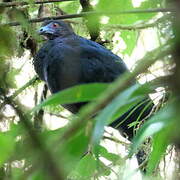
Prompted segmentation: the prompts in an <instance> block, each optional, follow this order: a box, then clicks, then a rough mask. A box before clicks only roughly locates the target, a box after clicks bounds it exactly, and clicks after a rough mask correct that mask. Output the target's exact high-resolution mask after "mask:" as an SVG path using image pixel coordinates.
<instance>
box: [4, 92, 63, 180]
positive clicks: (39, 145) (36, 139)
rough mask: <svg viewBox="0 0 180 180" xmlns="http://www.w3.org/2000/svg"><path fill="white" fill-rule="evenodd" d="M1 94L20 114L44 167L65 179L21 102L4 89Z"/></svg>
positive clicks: (56, 176)
mask: <svg viewBox="0 0 180 180" xmlns="http://www.w3.org/2000/svg"><path fill="white" fill-rule="evenodd" d="M1 94H2V95H3V97H4V100H5V101H6V103H7V104H9V105H10V106H11V107H12V108H13V109H14V110H15V112H16V114H17V115H18V116H19V118H20V123H21V124H22V125H23V126H24V128H25V130H26V132H27V133H28V135H29V137H30V140H31V142H32V145H33V147H34V148H35V149H37V150H38V152H39V155H41V156H42V157H41V159H42V161H44V163H43V165H44V167H46V171H47V172H48V173H49V176H50V177H51V178H52V179H55V180H56V179H58V180H64V171H63V170H62V169H59V167H58V166H57V164H56V161H55V160H54V157H53V156H52V154H51V153H50V151H48V149H47V147H46V145H45V143H43V141H42V140H41V137H40V135H39V134H38V133H37V132H36V131H35V129H34V128H33V126H32V124H31V122H30V119H29V117H28V116H27V115H26V114H25V113H24V112H23V111H22V110H21V109H20V106H19V103H17V102H15V101H14V100H13V99H12V98H10V97H6V95H5V94H4V92H3V91H1Z"/></svg>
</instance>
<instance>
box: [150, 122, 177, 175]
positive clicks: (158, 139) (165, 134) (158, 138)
mask: <svg viewBox="0 0 180 180" xmlns="http://www.w3.org/2000/svg"><path fill="white" fill-rule="evenodd" d="M172 129H174V128H173V125H172V124H171V125H168V126H167V127H165V128H163V130H161V131H160V132H158V133H157V134H156V135H155V136H154V138H153V144H152V152H151V154H150V157H149V161H148V164H147V174H151V173H153V171H154V169H155V168H156V166H157V165H158V163H159V161H160V159H161V158H162V157H163V155H164V153H165V152H166V148H167V146H168V145H169V144H170V142H171V137H172Z"/></svg>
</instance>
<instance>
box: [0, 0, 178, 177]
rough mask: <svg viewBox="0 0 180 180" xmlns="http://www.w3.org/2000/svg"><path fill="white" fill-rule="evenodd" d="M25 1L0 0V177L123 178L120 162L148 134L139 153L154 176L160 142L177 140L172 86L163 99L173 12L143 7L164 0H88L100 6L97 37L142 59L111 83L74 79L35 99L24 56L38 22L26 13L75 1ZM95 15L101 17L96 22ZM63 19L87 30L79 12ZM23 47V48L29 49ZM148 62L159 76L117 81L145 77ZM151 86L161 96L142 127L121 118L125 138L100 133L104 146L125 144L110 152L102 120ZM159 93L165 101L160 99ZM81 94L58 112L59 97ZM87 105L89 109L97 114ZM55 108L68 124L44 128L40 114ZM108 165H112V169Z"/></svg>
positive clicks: (162, 149) (76, 7)
mask: <svg viewBox="0 0 180 180" xmlns="http://www.w3.org/2000/svg"><path fill="white" fill-rule="evenodd" d="M26 2H27V3H29V5H26V6H23V7H21V6H16V7H7V8H5V7H1V3H0V15H1V16H0V21H1V24H0V63H1V66H0V118H1V121H0V130H1V132H0V147H1V148H0V178H1V179H66V178H65V177H68V178H69V179H73V180H75V179H99V178H100V177H104V178H107V179H108V178H109V177H114V176H115V177H116V178H115V179H118V178H122V177H127V176H129V174H131V173H132V172H131V171H130V170H129V169H128V168H126V166H125V163H128V161H127V159H128V158H130V157H132V156H133V155H135V154H136V153H137V152H138V150H139V149H140V148H141V147H142V145H143V143H144V142H145V141H146V140H147V139H148V138H151V141H152V144H150V146H151V150H150V151H151V152H150V154H149V155H147V159H146V160H145V163H144V164H146V163H147V169H146V170H147V174H148V175H149V176H152V175H153V176H154V177H159V176H160V175H161V172H160V171H158V165H159V162H160V161H161V159H162V157H163V156H165V154H166V150H167V147H168V146H169V145H172V144H173V143H174V142H176V141H178V139H179V133H177V127H179V112H177V109H178V108H177V106H178V102H177V100H176V99H178V94H177V93H174V91H173V89H172V91H171V93H172V96H168V99H167V100H166V96H167V93H169V91H170V90H171V87H172V84H170V83H169V82H168V81H167V79H168V78H169V77H168V76H169V74H170V73H169V71H173V69H172V67H173V62H172V54H171V52H169V49H170V48H169V49H168V48H166V47H167V46H168V47H171V44H172V43H171V41H172V40H173V38H174V35H173V31H172V22H171V21H172V16H173V15H171V14H170V13H160V12H158V11H157V12H153V13H152V12H149V11H148V10H149V9H152V8H166V7H165V4H166V3H165V1H164V0H154V1H151V0H145V1H142V2H141V3H139V4H138V5H136V6H135V5H134V2H135V1H132V0H113V1H111V3H109V1H108V0H99V1H96V4H95V5H93V8H94V10H95V12H99V13H102V14H100V16H99V22H97V23H100V27H101V28H100V34H99V38H98V40H97V42H98V41H99V42H100V43H102V42H103V41H104V40H109V41H110V42H109V43H107V44H105V45H106V46H107V47H108V48H110V49H111V50H113V51H114V52H116V53H117V54H118V55H120V56H121V57H124V59H125V63H127V64H128V62H129V61H130V60H131V59H133V58H134V57H135V56H136V55H137V52H138V54H139V53H142V56H143V55H144V58H142V60H140V63H137V64H136V66H135V67H138V68H135V69H133V68H132V69H133V70H132V73H129V74H125V75H124V76H122V77H120V78H119V79H118V80H117V81H115V82H113V83H111V84H104V83H99V84H98V83H94V84H87V85H80V86H75V87H72V88H69V89H66V90H63V91H61V92H59V93H57V94H55V95H49V97H48V98H46V100H44V101H43V102H42V96H43V95H44V94H43V91H42V89H43V86H42V83H39V82H37V81H36V78H34V79H33V81H32V80H31V81H29V80H30V79H31V78H32V77H33V76H34V72H33V71H31V64H32V62H31V57H32V56H33V55H34V52H35V51H36V47H37V43H38V44H41V43H42V42H43V40H42V39H39V38H38V37H37V35H36V32H35V31H36V29H37V28H38V27H39V26H40V25H39V24H33V25H32V23H30V22H29V21H28V19H32V18H37V17H41V14H43V13H42V12H41V13H40V11H42V9H43V11H44V12H46V16H56V15H58V13H59V12H62V11H63V13H67V14H76V13H79V12H80V11H81V10H82V8H81V6H80V3H79V2H78V1H67V2H54V3H52V2H51V3H49V4H44V5H43V6H40V5H37V4H34V3H33V1H32V0H29V1H28V0H27V1H26ZM93 2H95V1H92V4H93ZM136 10H137V11H138V10H145V11H146V10H147V12H143V13H140V12H139V13H138V12H135V11H136ZM38 11H39V14H38V13H37V12H38ZM125 11H126V12H125ZM127 11H128V12H129V13H128V12H127ZM103 18H104V19H105V20H107V21H106V22H103ZM14 21H18V22H20V27H16V26H14V27H13V26H12V27H11V26H8V25H4V24H7V23H8V22H14ZM69 22H70V23H72V26H73V28H74V29H75V31H76V32H77V33H78V34H80V35H82V36H85V37H87V38H88V37H89V34H88V29H87V27H86V26H85V25H84V24H85V23H84V20H83V18H77V19H71V20H69ZM82 24H83V25H82ZM114 27H115V28H114ZM148 30H151V32H153V33H155V34H156V35H154V36H152V37H151V34H150V33H149V34H148V36H150V38H149V37H148V38H149V39H148V38H147V36H145V35H144V34H145V33H147V32H148ZM153 38H155V41H154V42H156V44H153V48H151V51H149V49H148V48H146V47H145V48H144V49H143V48H142V47H141V46H140V45H139V44H141V45H142V44H143V43H144V44H146V43H147V44H148V42H147V41H148V40H150V39H153ZM112 39H113V41H111V40H112ZM142 41H143V43H142ZM145 41H146V42H145ZM122 44H124V48H122ZM138 48H139V49H138ZM27 49H28V50H30V52H31V55H29V56H27ZM137 49H138V50H139V51H137ZM20 51H21V60H22V62H20V60H18V59H17V58H16V57H17V56H19V55H20V54H19V52H20ZM142 56H140V57H142ZM136 60H139V59H138V58H137V59H136ZM152 60H153V61H152ZM132 63H133V62H132V61H131V64H132ZM152 63H155V65H156V63H157V64H158V63H159V64H160V63H161V64H163V65H164V67H161V71H162V72H163V75H165V78H162V79H161V78H160V79H158V77H157V76H156V77H155V78H154V79H155V80H153V81H151V82H145V83H144V84H143V85H142V84H137V85H130V84H131V83H129V82H127V83H125V82H126V81H125V80H129V81H130V80H132V78H135V77H136V78H137V79H138V78H139V79H140V75H142V74H143V75H144V76H146V75H147V76H146V77H149V76H151V75H152V74H153V73H154V72H155V68H154V72H152V71H153V70H152V69H151V68H149V66H151V65H152ZM155 65H154V66H155ZM27 67H28V68H27ZM25 68H27V69H25ZM24 69H25V70H24ZM137 69H138V71H137ZM27 71H29V73H28V72H27ZM27 74H28V76H26V75H27ZM158 76H160V75H159V74H158ZM166 76H167V78H166ZM177 78H178V77H177ZM18 79H20V81H18ZM24 79H25V81H26V82H27V81H29V82H28V83H27V84H25V85H24V86H23V87H22V83H21V84H20V83H19V82H21V81H23V80H24ZM156 80H157V81H158V83H157V81H156ZM35 81H36V83H35ZM164 81H166V82H167V83H164ZM123 83H124V84H123ZM172 83H173V82H172ZM119 87H120V91H119V92H118V93H116V94H115V96H114V97H113V98H112V99H110V100H109V101H108V103H106V104H105V105H104V104H103V105H102V104H101V102H103V100H105V99H106V98H108V97H109V95H110V94H112V93H113V92H114V91H115V90H116V89H117V88H119ZM159 87H160V88H161V89H163V91H164V92H163V93H160V95H161V96H162V98H161V99H160V100H159V102H158V103H157V106H156V107H157V109H158V107H159V106H162V107H161V109H160V110H157V111H158V112H156V111H155V112H154V113H153V116H152V117H151V118H150V119H149V120H148V121H146V122H145V123H144V124H143V125H142V127H140V128H139V126H140V125H139V123H138V119H137V120H135V121H134V123H131V124H130V125H129V126H130V127H132V126H133V127H134V129H135V131H137V134H136V136H135V138H134V139H133V141H132V143H130V142H127V140H124V139H123V140H119V139H118V137H113V136H111V137H109V138H108V140H109V144H110V145H109V146H111V143H116V145H118V146H123V147H126V151H127V146H128V148H129V149H128V150H129V155H128V156H127V154H126V153H125V155H122V154H118V153H117V152H111V149H110V147H108V146H104V145H103V141H104V138H105V135H104V128H105V126H107V125H108V124H109V123H111V122H113V121H114V120H115V119H116V118H117V117H119V116H121V115H122V114H123V113H124V112H126V111H127V110H128V109H129V108H130V107H132V106H133V105H135V104H136V103H137V102H140V101H142V100H143V98H144V97H145V96H146V95H148V94H150V93H154V92H155V90H156V89H158V88H159ZM158 95H159V94H158ZM17 96H18V98H17ZM27 97H28V98H27ZM163 98H164V99H165V100H166V101H165V102H161V101H162V100H163ZM29 101H33V103H31V104H33V105H29V104H28V102H29ZM87 101H90V103H89V104H88V105H86V106H85V107H83V108H82V109H81V111H80V112H79V114H77V115H72V114H70V115H67V116H65V117H63V116H64V115H63V113H65V110H64V109H63V108H61V110H60V111H57V109H58V107H59V104H66V103H67V104H68V103H72V102H87ZM98 105H99V106H98ZM97 106H98V107H100V109H99V111H98V112H97V111H96V109H95V108H96V107H97ZM91 112H96V113H97V116H94V115H95V114H94V113H91ZM57 113H59V116H61V117H59V116H58V119H59V122H61V121H62V120H63V119H66V120H67V122H68V123H67V124H66V125H65V126H62V127H58V125H57V126H56V128H54V129H53V130H52V129H51V128H50V125H49V126H48V124H46V121H49V119H50V117H51V116H50V115H49V116H48V117H49V118H46V116H47V115H48V114H52V115H54V116H57ZM43 119H44V123H43V121H42V120H43ZM53 120H54V121H56V120H57V119H53ZM35 121H39V124H40V126H41V127H40V129H37V127H36V126H35V124H36V123H35ZM32 122H33V123H32ZM45 124H46V125H45ZM106 138H107V137H106ZM129 144H130V146H129ZM148 145H149V144H148ZM178 160H179V159H178ZM146 161H147V162H146ZM114 167H118V170H117V168H114ZM114 169H115V170H116V172H114V171H115V170H114ZM132 174H133V173H132ZM162 178H163V177H162Z"/></svg>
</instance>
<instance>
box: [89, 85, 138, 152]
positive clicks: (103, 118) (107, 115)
mask: <svg viewBox="0 0 180 180" xmlns="http://www.w3.org/2000/svg"><path fill="white" fill-rule="evenodd" d="M138 87H139V85H138V84H136V85H134V86H132V87H130V88H128V89H127V90H125V91H123V92H122V93H120V94H119V95H118V96H117V97H116V98H115V99H114V100H113V101H112V102H111V103H110V104H109V105H107V106H106V107H105V108H104V109H103V110H102V111H101V113H99V115H97V117H96V118H95V119H96V124H95V127H94V130H93V135H92V144H93V145H94V151H95V154H96V155H97V154H98V151H99V146H98V145H99V142H100V139H101V137H102V135H103V132H104V126H105V125H107V124H109V122H110V120H111V118H112V117H113V115H114V114H115V113H116V112H117V110H118V109H119V108H120V107H122V106H123V105H125V104H127V103H128V99H129V97H130V96H131V95H132V93H133V92H134V91H135V90H136V89H137V88H138Z"/></svg>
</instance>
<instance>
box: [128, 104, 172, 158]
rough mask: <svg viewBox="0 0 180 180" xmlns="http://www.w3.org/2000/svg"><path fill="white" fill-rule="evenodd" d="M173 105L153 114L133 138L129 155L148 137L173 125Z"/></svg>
mask: <svg viewBox="0 0 180 180" xmlns="http://www.w3.org/2000/svg"><path fill="white" fill-rule="evenodd" d="M173 107H174V106H173V105H172V104H171V105H170V104H169V105H166V106H165V107H164V108H163V109H161V110H160V111H159V112H158V113H157V114H155V115H154V116H152V117H151V118H150V119H149V120H148V121H147V122H146V123H145V124H144V125H143V126H142V127H141V129H140V130H139V131H138V132H137V135H136V136H135V138H134V140H133V144H132V146H131V149H130V152H129V155H130V156H132V155H133V153H135V152H136V151H137V149H138V147H140V145H141V144H142V143H143V142H144V141H145V140H146V138H148V137H150V136H153V135H155V134H157V133H158V132H160V131H162V130H163V129H165V128H166V127H168V126H171V124H172V122H173V121H172V119H173V118H174V109H173Z"/></svg>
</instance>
